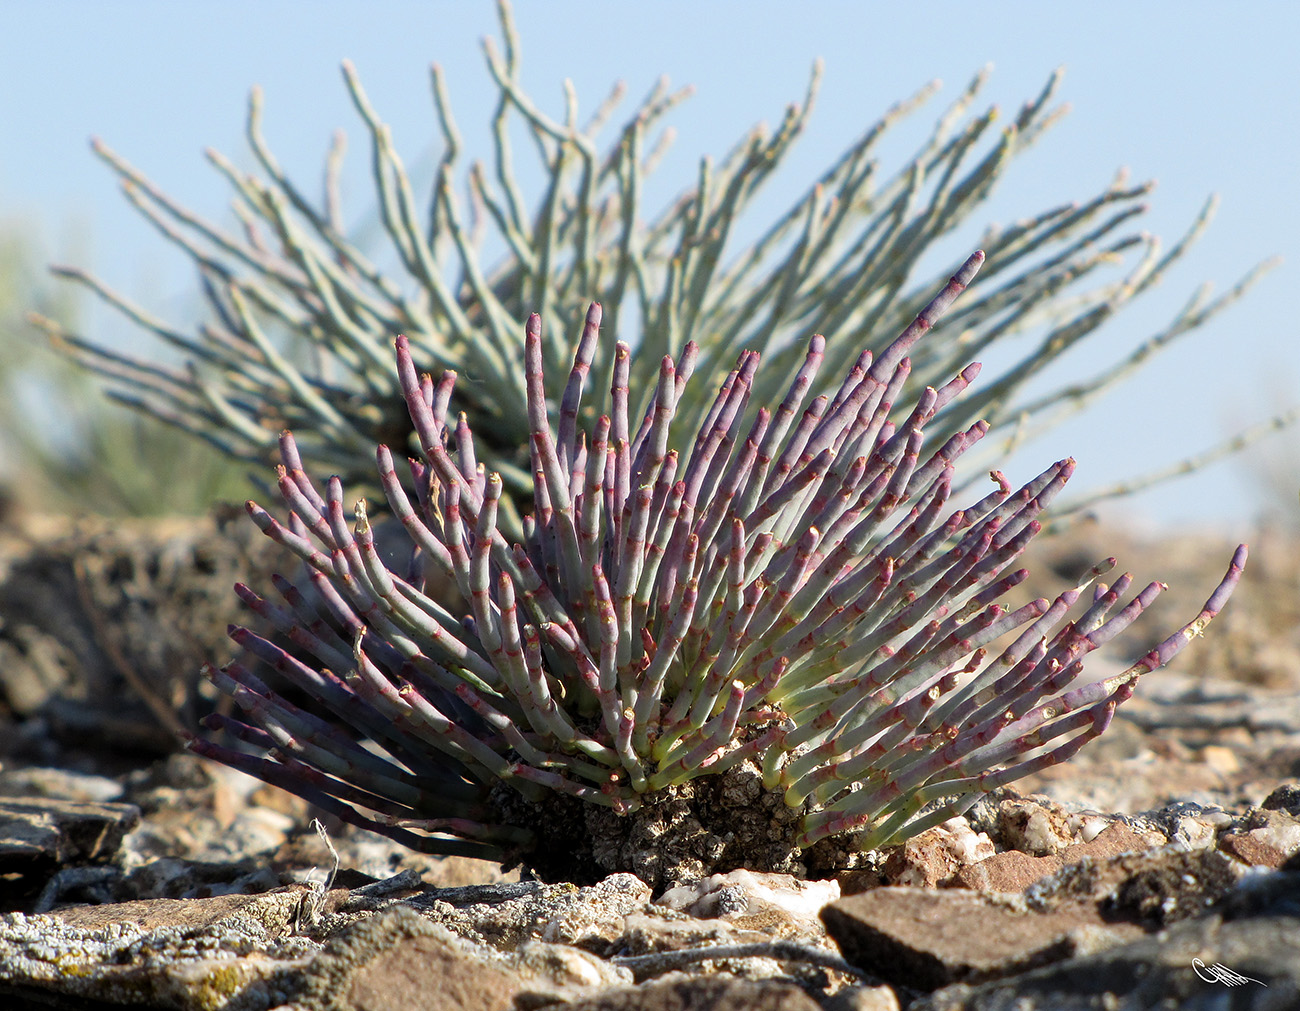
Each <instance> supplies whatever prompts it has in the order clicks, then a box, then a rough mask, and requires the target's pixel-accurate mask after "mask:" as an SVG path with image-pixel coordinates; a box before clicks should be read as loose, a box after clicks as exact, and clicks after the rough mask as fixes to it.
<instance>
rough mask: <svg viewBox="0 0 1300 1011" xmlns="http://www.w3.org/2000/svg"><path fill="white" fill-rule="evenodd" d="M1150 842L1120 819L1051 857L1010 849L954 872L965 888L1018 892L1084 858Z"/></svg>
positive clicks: (1136, 848)
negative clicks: (1090, 837)
mask: <svg viewBox="0 0 1300 1011" xmlns="http://www.w3.org/2000/svg"><path fill="white" fill-rule="evenodd" d="M1150 848H1151V843H1150V842H1149V841H1148V840H1147V839H1146V838H1145V837H1143V836H1140V835H1138V834H1137V833H1136V832H1134V831H1133V830H1132V829H1131V828H1129V827H1128V826H1127V825H1125V824H1124V823H1123V822H1112V823H1111V824H1110V825H1108V826H1107V827H1106V829H1105V830H1104V831H1102V832H1101V833H1100V834H1099V835H1098V836H1097V838H1095V839H1093V840H1092V842H1086V843H1075V844H1074V845H1072V846H1067V847H1065V849H1063V850H1061V851H1060V852H1059V853H1057V854H1055V855H1052V856H1038V857H1036V856H1030V855H1029V854H1027V853H1020V852H1018V851H1015V850H1010V851H1008V852H1006V853H998V854H996V855H995V856H991V857H989V858H988V859H987V860H981V861H980V862H979V863H977V864H972V865H971V866H970V867H963V868H961V870H959V871H958V872H957V880H958V881H960V882H961V883H962V884H963V885H965V886H966V887H967V888H976V889H979V890H980V891H985V892H1019V891H1023V890H1024V889H1026V888H1028V887H1029V886H1030V885H1032V884H1033V883H1034V882H1035V881H1039V880H1041V879H1043V878H1045V877H1047V876H1048V875H1049V874H1055V873H1056V872H1057V871H1059V870H1060V869H1061V868H1062V867H1065V866H1067V865H1068V864H1074V863H1078V862H1079V861H1080V860H1082V859H1083V858H1084V857H1092V858H1093V859H1094V860H1105V859H1107V858H1109V857H1113V856H1117V855H1119V854H1120V853H1129V852H1134V851H1139V852H1140V851H1143V850H1148V849H1150Z"/></svg>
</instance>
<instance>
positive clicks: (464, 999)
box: [340, 936, 523, 1011]
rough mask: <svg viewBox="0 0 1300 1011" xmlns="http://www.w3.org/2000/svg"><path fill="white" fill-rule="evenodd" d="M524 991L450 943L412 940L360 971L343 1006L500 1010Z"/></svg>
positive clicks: (391, 1010) (366, 1010)
mask: <svg viewBox="0 0 1300 1011" xmlns="http://www.w3.org/2000/svg"><path fill="white" fill-rule="evenodd" d="M521 989H523V981H522V980H521V979H520V978H519V977H518V976H517V975H516V974H515V973H513V972H508V971H506V970H505V969H502V968H499V967H497V966H493V965H484V964H482V963H481V962H479V961H478V960H477V959H474V958H472V957H470V956H469V955H467V954H465V953H464V952H462V951H460V950H459V949H458V948H457V947H456V946H455V945H453V944H452V943H451V942H450V941H449V940H448V939H446V938H440V937H432V936H426V937H412V938H408V939H406V940H404V941H402V942H399V943H397V944H395V945H393V947H391V948H389V949H388V950H387V951H382V952H380V953H378V954H377V955H376V956H375V957H374V958H373V959H371V960H370V961H369V962H367V963H366V964H365V965H364V966H362V967H361V968H360V969H359V970H358V971H357V973H356V975H355V976H353V977H352V980H351V982H350V984H349V985H348V987H347V990H346V997H345V998H344V999H343V1001H340V1004H341V1006H343V1007H348V1008H355V1009H356V1011H407V1009H409V1008H416V1007H418V1008H425V1009H428V1011H439V1009H443V1008H446V1009H448V1011H450V1009H453V1008H454V1009H456V1011H502V1009H503V1008H508V1007H509V1006H510V1005H511V1003H512V1001H513V1000H514V996H515V994H516V993H518V992H519V991H520V990H521Z"/></svg>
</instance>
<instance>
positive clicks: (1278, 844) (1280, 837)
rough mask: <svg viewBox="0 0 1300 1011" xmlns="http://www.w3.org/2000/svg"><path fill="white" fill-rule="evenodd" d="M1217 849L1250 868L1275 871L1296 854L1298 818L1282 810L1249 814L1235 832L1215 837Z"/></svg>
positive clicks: (1298, 849) (1299, 837) (1299, 835)
mask: <svg viewBox="0 0 1300 1011" xmlns="http://www.w3.org/2000/svg"><path fill="white" fill-rule="evenodd" d="M1219 849H1221V850H1223V851H1224V852H1225V853H1230V854H1232V855H1233V856H1234V857H1236V858H1237V859H1238V860H1241V861H1243V862H1244V863H1247V864H1249V865H1250V866H1252V867H1271V868H1273V869H1275V870H1276V869H1277V868H1279V867H1281V866H1282V865H1283V864H1284V863H1286V861H1287V858H1288V857H1290V856H1291V855H1292V854H1293V853H1297V852H1300V818H1297V817H1296V816H1295V815H1293V814H1290V813H1288V812H1287V811H1284V810H1268V809H1265V810H1260V811H1253V812H1251V813H1250V815H1248V816H1247V818H1246V819H1245V821H1243V822H1242V824H1241V825H1240V827H1239V828H1238V829H1237V831H1235V832H1225V833H1224V834H1223V835H1222V836H1220V837H1219Z"/></svg>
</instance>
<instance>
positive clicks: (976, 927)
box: [822, 887, 1138, 990]
mask: <svg viewBox="0 0 1300 1011" xmlns="http://www.w3.org/2000/svg"><path fill="white" fill-rule="evenodd" d="M822 920H823V922H824V923H825V924H826V929H827V931H829V933H830V934H831V936H832V937H833V938H834V939H835V941H836V943H838V944H839V946H840V951H841V952H842V953H843V955H844V957H845V958H846V959H847V960H848V961H850V962H852V963H853V964H854V965H856V966H858V967H859V968H861V969H864V970H865V971H867V972H869V973H872V974H873V975H875V976H878V977H880V978H881V979H883V980H885V981H886V982H888V983H891V984H895V985H902V986H909V987H915V988H917V989H922V990H933V989H936V988H937V987H940V986H945V985H947V984H949V983H955V982H960V981H965V982H975V981H980V980H987V979H995V978H997V977H1000V976H1005V975H1010V974H1012V973H1016V972H1023V971H1025V970H1026V969H1030V968H1033V967H1034V966H1037V965H1043V964H1046V963H1048V962H1053V961H1056V960H1057V959H1060V958H1065V957H1068V956H1069V955H1072V954H1075V953H1076V952H1077V951H1078V950H1079V946H1080V943H1081V942H1080V938H1081V937H1083V936H1086V937H1087V945H1088V947H1089V948H1096V947H1098V946H1102V945H1104V943H1105V942H1104V940H1103V941H1099V940H1098V938H1097V936H1096V935H1097V933H1098V932H1099V931H1103V930H1106V929H1107V927H1106V924H1105V922H1104V921H1103V920H1102V918H1101V916H1100V914H1099V913H1098V912H1097V910H1096V909H1095V908H1094V907H1090V906H1088V905H1086V904H1079V905H1073V906H1069V907H1065V908H1062V909H1058V910H1053V911H1050V912H1033V911H1031V910H1030V909H1028V907H1027V906H1026V905H1025V904H1024V902H1023V901H1016V900H1013V899H1010V898H1007V897H1002V898H999V897H993V896H988V895H977V894H972V893H970V892H967V891H961V890H956V889H946V890H942V891H931V890H928V889H922V888H906V887H897V888H878V889H876V890H875V891H872V892H865V893H863V894H861V895H854V896H850V897H849V898H847V899H841V900H840V901H839V902H836V903H833V904H831V905H830V906H827V907H826V908H825V909H824V910H822ZM1137 933H1138V931H1137V930H1136V929H1135V928H1132V927H1128V926H1123V925H1122V926H1120V927H1119V928H1113V937H1114V940H1116V941H1117V940H1119V939H1121V938H1123V937H1125V936H1136V934H1137Z"/></svg>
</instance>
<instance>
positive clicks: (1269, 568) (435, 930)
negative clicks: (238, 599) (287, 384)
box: [0, 517, 1300, 1011]
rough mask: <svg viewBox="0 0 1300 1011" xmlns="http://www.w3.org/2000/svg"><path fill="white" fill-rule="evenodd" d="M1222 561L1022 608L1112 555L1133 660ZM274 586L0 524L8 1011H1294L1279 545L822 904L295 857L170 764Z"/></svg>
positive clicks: (1150, 550)
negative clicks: (1085, 719)
mask: <svg viewBox="0 0 1300 1011" xmlns="http://www.w3.org/2000/svg"><path fill="white" fill-rule="evenodd" d="M1230 547H1231V546H1230V545H1227V544H1225V543H1221V542H1219V541H1217V540H1216V539H1214V538H1209V537H1207V538H1201V539H1195V540H1192V539H1185V538H1184V539H1179V540H1177V541H1169V542H1166V543H1155V544H1141V543H1136V542H1129V541H1126V540H1125V539H1124V538H1122V537H1117V536H1115V535H1114V534H1113V533H1110V534H1107V533H1105V532H1103V531H1100V530H1096V529H1082V530H1076V531H1074V532H1073V533H1072V534H1070V535H1069V536H1068V537H1065V538H1060V539H1057V540H1056V541H1054V542H1053V543H1051V544H1049V545H1047V546H1045V547H1044V549H1043V550H1042V551H1040V552H1039V557H1038V558H1037V559H1036V560H1034V561H1032V562H1031V568H1034V569H1035V577H1034V578H1035V582H1034V583H1033V584H1032V585H1033V590H1032V592H1035V593H1046V592H1049V591H1054V590H1056V589H1059V588H1060V587H1061V586H1062V585H1063V584H1064V583H1065V582H1066V581H1068V580H1070V578H1071V577H1072V576H1073V575H1075V573H1076V572H1077V571H1079V570H1081V569H1084V568H1086V567H1087V566H1088V565H1090V564H1091V563H1092V562H1093V561H1095V560H1096V559H1097V558H1099V557H1102V556H1104V555H1108V554H1116V555H1119V556H1120V561H1121V564H1123V565H1126V566H1127V567H1130V568H1133V569H1134V571H1135V573H1136V574H1137V576H1138V578H1139V579H1146V578H1157V577H1159V578H1164V579H1165V580H1166V581H1168V582H1169V583H1170V584H1171V587H1172V588H1171V590H1170V592H1169V593H1168V594H1166V597H1167V598H1168V599H1167V601H1166V602H1165V605H1164V606H1163V607H1162V609H1161V610H1160V611H1156V612H1155V613H1152V614H1151V615H1150V616H1149V617H1148V618H1144V620H1143V622H1142V624H1140V625H1138V626H1136V627H1135V628H1134V629H1133V630H1132V631H1133V632H1134V633H1135V635H1134V636H1132V637H1130V639H1129V641H1128V643H1127V644H1126V648H1127V650H1128V654H1127V655H1136V654H1138V653H1140V652H1141V651H1142V650H1143V649H1144V648H1146V647H1148V646H1149V645H1150V644H1151V643H1152V642H1154V641H1156V640H1158V639H1159V638H1160V637H1161V636H1162V635H1163V634H1164V633H1166V632H1167V631H1169V630H1170V629H1171V628H1173V627H1176V626H1177V625H1179V624H1181V623H1182V622H1183V621H1185V620H1186V619H1187V618H1189V617H1190V616H1191V615H1193V614H1194V613H1195V612H1196V610H1197V609H1198V608H1199V605H1200V602H1201V600H1203V599H1204V597H1205V595H1206V594H1207V593H1208V591H1209V590H1210V589H1211V588H1212V586H1213V585H1214V584H1215V583H1216V582H1217V580H1218V578H1219V576H1220V575H1221V572H1222V569H1223V568H1224V567H1225V566H1226V564H1227V559H1228V557H1229V555H1230V553H1231V552H1230ZM275 564H285V563H284V562H283V561H282V560H281V561H279V562H277V560H276V559H275V558H274V557H272V554H271V552H270V549H269V548H268V547H267V546H266V545H265V544H263V543H261V538H260V536H259V535H257V534H256V532H255V531H252V530H251V526H250V525H249V524H247V523H245V522H243V521H241V520H236V521H235V522H233V523H232V522H225V521H224V520H218V519H214V520H207V521H203V522H201V523H194V522H181V521H177V522H175V523H166V524H151V525H126V526H122V525H118V526H112V525H108V524H104V523H97V522H89V521H88V522H84V523H79V524H69V523H67V522H66V521H45V522H43V523H37V522H36V521H34V520H31V519H26V520H25V519H23V518H21V517H18V518H10V519H9V520H7V521H6V522H5V523H4V525H3V527H2V528H0V911H2V912H3V915H0V1004H3V1006H4V1007H15V1008H22V1007H33V1008H35V1007H42V1008H45V1007H56V1008H108V1007H116V1006H120V1005H126V1004H137V1005H140V1004H144V1005H148V1006H154V1007H165V1008H187V1009H188V1008H194V1009H199V1008H204V1009H209V1008H223V1009H229V1011H235V1009H245V1008H247V1009H255V1008H256V1009H263V1008H276V1007H295V1008H306V1009H325V1008H338V1009H353V1008H356V1009H361V1008H367V1009H369V1008H373V1009H381V1008H406V1007H422V1008H435V1009H436V1008H465V1009H483V1011H507V1009H533V1008H542V1007H548V1006H556V1007H560V1006H562V1007H565V1008H570V1009H597V1008H599V1009H616V1008H617V1009H634V1008H635V1009H659V1008H664V1009H669V1008H681V1009H686V1008H716V1009H724V1008H735V1009H740V1008H760V1009H764V1008H771V1009H778V1008H779V1009H802V1008H807V1009H815V1008H819V1007H820V1008H823V1009H828V1011H831V1009H838V1011H852V1009H858V1011H865V1009H885V1008H911V1009H915V1011H922V1009H957V1008H964V1009H994V1008H1008V1009H1009V1008H1018V1009H1034V1008H1043V1009H1048V1008H1052V1009H1057V1008H1060V1009H1070V1008H1103V1007H1104V1008H1117V1009H1118V1008H1162V1007H1169V1008H1184V1007H1185V1008H1227V1007H1231V1008H1259V1009H1264V1008H1279V1009H1280V1008H1292V1007H1297V1006H1300V622H1298V621H1297V617H1298V615H1297V612H1298V611H1300V554H1298V552H1297V549H1296V543H1295V540H1294V539H1293V538H1291V537H1288V536H1286V535H1284V534H1283V533H1281V532H1277V531H1273V532H1268V531H1265V532H1263V533H1262V534H1261V535H1260V536H1258V537H1256V538H1255V542H1254V543H1253V544H1252V558H1251V562H1250V565H1249V566H1248V568H1247V575H1246V578H1245V580H1244V581H1243V583H1242V585H1241V587H1240V589H1239V590H1238V593H1237V595H1236V597H1235V598H1234V600H1233V601H1232V603H1231V604H1230V605H1229V609H1228V611H1227V612H1226V613H1225V614H1224V615H1223V616H1222V617H1221V618H1220V619H1219V620H1218V621H1217V622H1216V623H1215V625H1214V626H1212V627H1211V631H1210V633H1209V634H1208V635H1207V636H1206V637H1205V639H1204V640H1202V641H1201V642H1199V643H1197V644H1195V646H1194V647H1193V648H1192V649H1190V650H1188V651H1187V652H1186V653H1184V654H1183V656H1182V657H1180V658H1179V660H1178V661H1177V662H1176V663H1175V665H1174V667H1173V669H1172V670H1171V671H1168V672H1160V673H1157V674H1154V675H1151V676H1149V677H1148V678H1145V679H1144V680H1143V683H1142V685H1141V687H1140V688H1139V691H1138V693H1137V696H1136V697H1135V698H1134V699H1133V701H1132V702H1130V703H1129V704H1128V705H1127V706H1126V707H1125V708H1124V709H1123V710H1121V712H1120V714H1119V715H1118V716H1117V718H1116V721H1115V724H1114V726H1112V728H1111V729H1110V730H1109V731H1108V732H1107V734H1106V735H1105V736H1104V737H1103V738H1102V739H1101V740H1100V741H1098V742H1095V743H1094V744H1093V745H1091V746H1090V747H1089V748H1085V749H1084V751H1083V752H1082V753H1081V754H1080V755H1079V756H1078V757H1077V758H1076V759H1074V760H1073V761H1071V762H1070V763H1068V764H1067V765H1064V766H1060V767H1057V768H1054V769H1051V770H1048V771H1047V772H1045V773H1043V774H1041V775H1039V776H1037V777H1035V778H1034V779H1032V780H1024V781H1021V782H1020V783H1018V784H1017V785H1016V788H1015V789H1014V790H1007V791H1004V792H1002V793H1000V794H998V795H994V796H992V797H990V798H988V799H987V800H985V801H984V802H982V803H981V804H979V805H977V807H976V808H974V809H973V810H972V811H971V812H970V813H969V814H968V816H967V817H966V818H963V819H956V820H954V821H952V822H949V823H947V824H946V825H943V826H940V827H939V828H936V829H933V830H931V831H930V832H928V833H925V834H924V835H922V836H920V837H918V838H916V839H914V840H912V841H911V842H909V843H908V844H907V845H906V846H903V847H899V848H895V849H893V850H890V851H886V852H884V853H881V854H880V855H879V860H878V861H877V862H876V864H875V865H874V866H872V867H869V868H866V869H860V870H856V871H854V872H851V873H846V874H844V875H842V876H841V877H840V878H839V879H834V880H828V881H814V882H799V881H794V880H792V879H789V878H783V877H781V876H778V875H758V874H752V873H749V872H746V871H735V872H732V873H730V874H727V875H719V876H716V877H714V878H710V879H707V880H705V881H701V882H696V883H692V884H689V885H685V886H680V887H678V888H674V889H671V890H669V891H668V892H665V893H663V894H660V895H653V894H651V891H650V889H649V888H648V887H647V886H646V885H644V884H643V883H642V882H640V881H638V880H637V879H636V878H635V877H632V876H631V875H626V874H624V875H614V876H612V877H610V878H608V879H606V880H605V881H603V882H600V883H599V884H596V885H594V886H591V887H585V888H577V887H574V886H572V885H550V884H542V883H539V882H535V881H527V880H522V881H521V880H518V877H517V875H515V876H508V875H503V874H502V873H501V872H500V870H499V869H498V868H496V867H494V866H492V865H487V864H482V863H476V862H473V861H467V860H458V859H437V858H431V857H426V856H420V855H416V854H412V853H410V852H408V851H406V850H403V849H401V848H400V847H397V846H395V845H394V844H392V843H390V842H388V841H387V840H385V839H383V838H381V837H378V836H374V835H372V834H369V833H364V832H358V831H353V830H350V829H347V828H345V827H343V826H339V825H337V824H326V825H323V826H321V827H320V830H319V831H318V830H317V829H315V828H313V827H312V824H311V821H312V814H313V812H311V811H309V810H307V809H306V808H305V806H304V805H303V804H301V803H300V802H299V801H297V800H295V799H294V798H291V797H288V796H287V795H285V794H283V793H280V792H279V791H275V790H273V789H271V788H268V787H263V786H261V785H260V784H258V783H255V782H253V781H251V780H248V779H247V778H245V777H241V776H239V775H237V774H234V773H231V772H229V771H228V770H225V769H222V768H219V767H215V766H212V765H209V764H207V763H204V762H201V761H199V760H197V759H194V758H192V757H190V756H187V755H184V754H178V753H176V752H175V750H174V744H173V742H174V739H175V738H174V731H175V730H176V729H179V728H182V727H185V726H192V725H193V722H194V721H195V720H196V719H197V717H198V716H200V715H202V714H203V713H204V712H206V711H210V710H211V709H212V708H213V707H215V706H219V705H220V704H221V701H220V700H218V699H215V698H212V697H209V696H207V695H205V694H204V691H203V690H202V689H201V688H200V687H199V686H198V683H197V680H196V679H195V677H194V671H195V670H196V668H197V665H198V662H199V661H200V660H202V659H206V658H218V659H219V658H221V657H223V656H224V655H226V647H225V644H224V634H223V632H224V628H225V625H226V623H227V622H228V621H231V620H236V619H239V620H242V618H241V616H239V614H238V610H237V607H236V606H234V605H233V604H232V601H233V597H232V595H231V594H230V591H229V586H230V584H231V583H232V582H233V581H234V580H235V579H237V578H246V573H247V572H248V571H250V566H252V571H257V570H258V569H262V570H263V571H265V569H266V568H267V567H269V566H274V565H275ZM1143 625H1145V626H1146V631H1145V632H1144V631H1143ZM1097 659H1098V661H1099V663H1098V664H1095V665H1094V667H1093V668H1090V669H1091V670H1097V671H1104V670H1105V668H1106V665H1107V664H1111V665H1118V664H1120V663H1122V661H1123V659H1124V658H1122V657H1120V656H1119V655H1116V656H1114V657H1110V656H1101V657H1098V658H1097Z"/></svg>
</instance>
